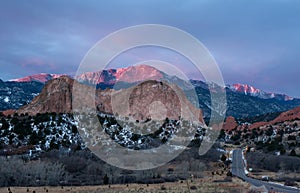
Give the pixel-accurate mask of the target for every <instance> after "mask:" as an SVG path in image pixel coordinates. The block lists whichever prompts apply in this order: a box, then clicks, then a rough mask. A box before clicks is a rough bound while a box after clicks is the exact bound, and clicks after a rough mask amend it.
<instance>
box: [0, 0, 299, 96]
mask: <svg viewBox="0 0 300 193" xmlns="http://www.w3.org/2000/svg"><path fill="white" fill-rule="evenodd" d="M140 24H162V25H169V26H173V27H176V28H179V29H181V30H184V31H186V32H188V33H189V34H191V35H192V36H194V37H195V38H197V39H198V40H199V41H201V42H202V43H203V44H204V45H205V47H206V48H207V49H208V50H209V51H210V53H211V54H212V56H213V57H214V58H215V60H216V62H217V64H218V66H219V68H220V70H221V73H222V75H223V78H224V81H225V82H226V83H227V84H234V83H244V84H250V85H252V86H254V87H256V88H259V89H262V90H265V91H269V92H277V93H285V94H288V95H290V96H293V97H300V88H299V87H300V86H299V82H300V81H299V74H300V64H299V61H300V35H299V34H300V1H297V0H253V1H246V0H239V1H237V0H228V1H221V0H188V1H182V0H163V1H161V0H152V1H150V0H148V1H147V0H127V1H123V0H119V1H115V0H112V1H98V0H86V1H83V0H80V1H78V0H72V1H71V0H69V1H67V0H43V1H40V0H28V1H21V0H20V1H18V0H13V1H11V0H1V1H0V45H1V46H0V79H2V80H9V79H13V78H18V77H23V76H27V75H31V74H37V73H41V72H45V73H59V74H60V73H63V74H75V72H76V70H77V68H78V66H79V64H80V62H81V61H82V59H83V57H84V56H85V55H86V53H87V52H88V51H89V49H91V48H92V47H93V46H94V45H95V44H96V43H97V42H98V41H99V40H101V39H102V38H104V37H105V36H107V35H108V34H110V33H112V32H114V31H116V30H120V29H122V28H124V27H129V26H133V25H140ZM168 54H169V55H168ZM172 54H174V53H171V54H170V52H169V51H160V50H159V49H158V51H156V52H155V51H149V50H147V49H144V51H143V49H142V50H141V51H138V52H136V53H135V54H134V56H136V57H141V56H147V58H151V57H153V58H155V59H159V58H161V59H164V58H168V57H169V58H173V55H172ZM129 55H132V54H130V53H129V54H128V55H127V59H126V57H123V58H124V60H121V59H116V60H115V62H117V63H116V64H115V65H116V66H119V67H122V66H126V65H130V63H131V62H133V61H134V60H131V59H130V58H129ZM128 58H129V59H128ZM178 61H179V62H178ZM171 62H172V61H171ZM177 62H178V63H177V64H176V65H177V66H179V67H180V66H181V69H183V71H184V73H186V74H187V75H188V76H190V77H194V76H197V75H195V74H194V72H193V70H191V69H190V70H189V69H187V68H186V64H185V62H184V60H177ZM180 62H182V63H180ZM112 66H113V65H112Z"/></svg>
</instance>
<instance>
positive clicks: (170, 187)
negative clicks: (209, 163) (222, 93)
mask: <svg viewBox="0 0 300 193" xmlns="http://www.w3.org/2000/svg"><path fill="white" fill-rule="evenodd" d="M217 180H218V179H217V178H199V179H194V180H188V181H187V180H184V181H179V182H174V183H163V184H149V185H147V184H128V185H127V184H122V185H119V184H116V185H110V186H108V185H102V186H77V187H70V186H68V187H29V188H27V187H10V191H11V192H12V193H24V192H27V189H28V192H30V193H33V192H34V191H35V192H36V193H44V192H49V193H65V192H68V193H98V192H99V193H102V192H108V193H117V192H139V193H150V192H151V193H158V192H178V193H179V192H182V193H184V192H187V193H188V192H205V193H210V192H220V193H235V192H236V193H241V192H242V193H243V192H248V191H249V190H250V185H249V184H247V183H245V182H242V181H241V180H239V179H237V178H233V179H232V182H213V181H217ZM188 187H189V188H188ZM0 192H1V193H8V192H9V191H8V188H7V187H5V188H0Z"/></svg>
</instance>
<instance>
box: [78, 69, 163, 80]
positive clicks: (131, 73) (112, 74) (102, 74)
mask: <svg viewBox="0 0 300 193" xmlns="http://www.w3.org/2000/svg"><path fill="white" fill-rule="evenodd" d="M164 76H165V75H164V73H163V72H161V71H159V70H157V69H156V68H154V67H151V66H148V65H138V66H130V67H127V68H118V69H108V70H103V71H98V72H86V73H84V74H81V75H79V76H77V77H76V79H77V80H79V81H85V82H89V83H92V84H100V83H105V84H115V83H116V82H118V81H120V82H128V83H133V82H140V81H145V80H149V79H150V80H161V79H162V78H163V77H164Z"/></svg>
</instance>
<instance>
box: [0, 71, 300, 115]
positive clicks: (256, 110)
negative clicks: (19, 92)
mask: <svg viewBox="0 0 300 193" xmlns="http://www.w3.org/2000/svg"><path fill="white" fill-rule="evenodd" d="M61 76H62V75H55V76H53V75H52V76H48V75H47V74H41V76H34V77H35V78H33V77H31V78H21V79H15V81H16V80H19V81H23V82H20V83H26V81H28V82H27V83H30V82H37V80H39V81H38V82H39V83H40V82H41V81H42V82H45V81H46V80H48V79H51V80H53V79H55V78H54V77H61ZM69 77H70V76H69ZM33 79H34V80H35V81H32V80H33ZM73 79H74V78H73ZM75 79H76V80H77V81H79V82H81V83H87V84H88V85H96V86H97V88H101V89H102V90H105V89H106V88H114V89H117V88H118V86H120V85H121V86H120V88H130V87H132V86H134V85H135V84H136V83H138V82H142V81H143V80H158V81H165V80H166V81H168V80H171V81H172V82H173V83H176V85H179V86H180V84H182V85H184V84H185V81H184V80H181V79H180V78H177V77H176V76H170V75H168V74H166V73H164V72H161V71H159V70H158V69H156V68H154V67H152V66H147V65H139V66H131V67H128V68H120V69H109V70H103V71H100V72H88V73H84V74H82V75H79V76H77V77H75ZM11 83H14V82H11ZM15 83H16V82H15ZM20 83H19V84H20ZM0 84H1V82H0ZM2 84H3V83H2ZM116 84H119V85H116ZM190 85H193V86H194V89H195V92H196V94H197V96H198V99H199V100H198V104H199V107H200V108H201V109H202V110H203V115H204V118H205V119H206V120H209V118H210V114H211V113H210V112H211V111H217V109H212V105H211V101H210V100H211V98H210V90H209V88H213V90H218V89H223V90H224V88H221V87H219V86H218V85H216V84H214V83H206V82H203V81H200V80H190ZM180 87H181V86H180ZM184 89H186V91H187V92H189V91H190V89H192V87H189V86H187V87H184ZM225 90H226V97H227V112H226V116H233V117H235V118H242V117H254V116H258V115H264V114H267V113H274V112H283V111H287V110H290V109H292V108H295V107H297V106H300V99H296V98H295V99H294V98H291V97H288V96H287V95H281V94H272V93H267V92H264V91H261V90H259V89H256V88H254V87H251V86H249V85H242V84H235V85H234V86H227V87H225ZM40 91H41V88H40V90H39V92H40ZM49 92H50V91H49ZM29 95H30V96H32V95H31V94H29ZM35 95H36V94H35ZM2 98H3V99H2V100H6V99H5V96H2ZM58 99H59V98H58ZM194 102H195V103H197V101H193V103H194ZM27 103H28V102H26V103H25V104H27ZM21 106H22V105H21V104H20V103H18V105H15V106H13V109H18V108H20V107H21ZM6 109H7V107H5V108H2V110H6ZM45 109H46V108H45Z"/></svg>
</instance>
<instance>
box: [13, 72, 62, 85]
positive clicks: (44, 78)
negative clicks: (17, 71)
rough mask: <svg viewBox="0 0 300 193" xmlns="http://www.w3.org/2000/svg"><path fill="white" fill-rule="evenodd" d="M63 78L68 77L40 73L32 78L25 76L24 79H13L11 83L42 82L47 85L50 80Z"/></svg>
mask: <svg viewBox="0 0 300 193" xmlns="http://www.w3.org/2000/svg"><path fill="white" fill-rule="evenodd" d="M61 76H66V74H48V73H40V74H34V75H31V76H25V77H22V78H16V79H11V80H9V82H40V83H46V82H47V81H49V80H52V79H55V78H59V77H61Z"/></svg>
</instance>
